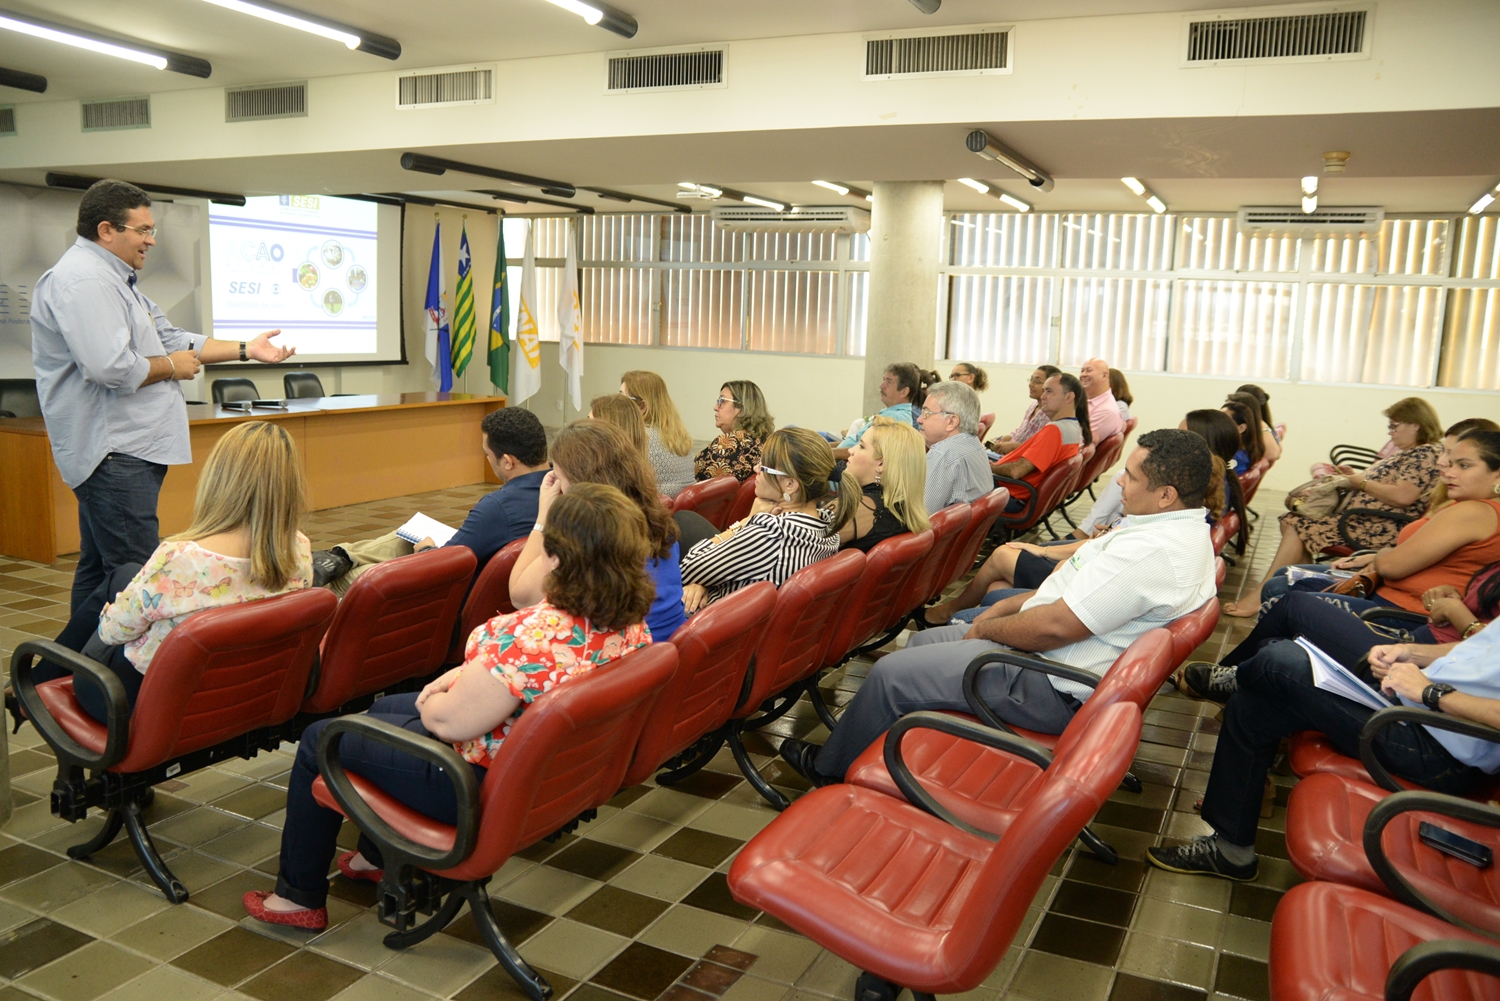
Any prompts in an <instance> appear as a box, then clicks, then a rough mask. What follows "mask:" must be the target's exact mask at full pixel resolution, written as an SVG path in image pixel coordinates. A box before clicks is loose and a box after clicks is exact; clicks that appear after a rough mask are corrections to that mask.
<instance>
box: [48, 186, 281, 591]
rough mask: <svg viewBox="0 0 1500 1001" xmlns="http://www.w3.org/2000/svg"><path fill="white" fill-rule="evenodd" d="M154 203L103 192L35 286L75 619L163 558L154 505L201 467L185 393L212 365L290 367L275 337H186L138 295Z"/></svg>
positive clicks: (129, 189)
mask: <svg viewBox="0 0 1500 1001" xmlns="http://www.w3.org/2000/svg"><path fill="white" fill-rule="evenodd" d="M155 237H156V221H155V219H154V218H153V216H152V214H151V198H150V196H148V195H147V194H146V193H145V192H144V191H142V190H141V189H140V188H138V187H136V186H135V185H133V184H127V183H126V182H124V181H113V180H104V181H99V182H97V183H95V184H94V185H93V186H92V187H91V188H89V189H88V191H87V192H85V193H84V196H83V200H82V202H80V203H79V206H78V239H77V240H76V241H75V242H74V244H73V246H71V247H69V248H68V250H67V251H66V252H65V253H64V254H63V255H62V257H61V258H59V259H58V262H57V263H56V264H55V265H53V266H52V269H51V270H50V271H48V272H47V273H46V274H44V275H42V277H41V278H39V279H38V280H37V283H36V289H35V291H34V292H33V295H32V304H31V358H32V364H33V367H34V368H35V369H36V388H37V395H38V396H39V397H40V400H41V407H42V418H43V419H44V420H45V421H46V423H47V435H48V437H49V438H50V439H51V443H52V457H53V459H54V460H55V461H56V463H57V469H58V472H59V473H61V474H62V478H63V482H64V483H66V484H67V485H68V487H69V488H71V489H72V491H73V493H74V495H75V496H76V497H77V498H78V530H79V535H80V539H81V544H80V552H79V556H78V569H77V571H76V572H75V573H74V576H73V594H72V608H73V610H74V611H77V609H78V605H79V603H80V602H81V601H83V600H84V599H85V598H87V597H88V596H89V595H90V594H91V593H92V592H93V591H94V589H95V588H96V587H98V586H99V584H100V583H101V582H103V581H104V579H105V578H106V577H107V576H108V575H109V573H110V572H111V571H113V570H114V569H115V568H117V567H120V566H124V565H125V564H127V563H144V562H146V560H147V559H148V558H150V556H151V553H152V551H153V550H155V549H156V545H157V541H158V540H157V536H158V534H159V525H158V523H157V518H156V501H157V496H158V494H159V493H160V492H161V484H162V480H163V479H165V478H166V475H167V466H169V465H186V464H187V463H190V462H192V461H193V453H192V447H191V445H190V443H189V440H188V422H187V409H186V407H185V406H184V405H183V395H182V388H181V387H180V386H178V385H177V383H178V382H181V381H183V380H186V379H191V378H193V377H194V376H196V375H197V374H198V370H199V369H200V368H201V367H202V366H203V365H212V364H214V363H215V362H226V361H235V360H239V361H248V360H250V359H251V358H253V359H255V360H256V361H261V362H268V363H274V362H279V361H284V360H285V359H286V358H288V357H289V356H291V355H292V354H293V353H294V352H295V350H296V349H294V348H283V347H278V346H276V345H274V344H272V343H271V338H272V337H275V336H276V335H277V334H279V333H280V332H281V331H279V330H269V331H266V332H265V333H262V334H260V335H259V336H258V337H256V338H255V339H254V340H252V341H249V342H246V341H220V340H215V339H213V338H210V337H204V336H203V335H202V334H190V333H188V332H187V331H185V330H182V329H180V328H178V327H176V326H173V324H172V322H171V321H170V320H168V319H167V318H166V316H165V314H163V313H162V311H161V309H160V308H159V307H158V306H157V305H156V303H154V302H152V301H151V300H150V299H148V298H146V296H144V295H142V294H141V291H140V289H139V287H138V286H137V284H136V278H137V275H136V272H138V271H140V270H141V269H142V268H144V267H145V266H146V251H147V250H149V249H150V248H151V247H154V246H155V245H156V239H155Z"/></svg>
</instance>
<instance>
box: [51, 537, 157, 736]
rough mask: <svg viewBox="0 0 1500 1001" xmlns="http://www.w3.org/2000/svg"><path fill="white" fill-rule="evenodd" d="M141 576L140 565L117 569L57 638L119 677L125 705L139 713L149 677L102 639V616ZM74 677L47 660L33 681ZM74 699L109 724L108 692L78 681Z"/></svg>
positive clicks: (74, 686) (129, 565) (74, 684)
mask: <svg viewBox="0 0 1500 1001" xmlns="http://www.w3.org/2000/svg"><path fill="white" fill-rule="evenodd" d="M140 572H141V565H140V564H139V563H126V564H125V565H124V566H120V567H116V568H115V569H114V570H112V571H111V572H110V573H109V574H108V575H107V576H106V577H105V578H104V580H103V581H102V582H101V583H100V584H99V586H98V587H96V588H94V590H93V591H92V592H91V593H90V594H89V596H88V597H87V598H85V599H84V600H83V601H82V602H81V603H80V604H79V605H78V607H77V608H76V609H74V611H73V614H72V616H71V617H70V618H69V619H68V624H67V625H65V626H63V630H62V632H60V633H58V634H57V642H58V644H59V645H61V646H65V647H67V648H68V649H69V650H76V651H77V652H79V653H81V654H83V655H84V656H86V657H89V658H91V659H93V660H97V661H98V662H99V663H101V664H103V665H104V666H105V667H107V668H109V669H110V670H111V671H113V672H114V673H115V676H116V677H118V678H119V679H120V683H121V684H123V685H124V686H125V704H126V705H127V706H129V707H130V708H131V709H132V710H134V709H135V699H136V696H137V695H139V694H140V691H141V682H142V681H144V680H145V677H146V676H145V675H144V674H142V673H141V672H140V671H137V670H136V669H135V665H134V664H132V663H131V662H130V660H129V658H127V657H126V656H125V648H124V647H123V646H109V645H108V644H106V643H105V642H104V641H103V640H101V639H99V615H100V613H101V612H103V611H104V606H105V605H107V604H109V603H110V602H111V601H114V600H115V595H117V594H119V593H120V592H121V591H122V590H124V589H125V585H127V584H129V583H130V582H131V581H132V580H133V579H135V575H136V574H138V573H140ZM72 673H73V672H72V671H71V670H69V669H68V668H66V667H63V666H62V665H60V664H56V663H53V662H52V661H50V660H43V661H41V662H39V663H38V664H37V665H36V666H35V667H34V668H32V672H31V677H32V680H33V681H35V682H36V683H37V684H41V683H42V682H44V681H55V680H57V679H58V678H65V677H67V676H68V675H70V674H72ZM73 697H74V698H76V699H77V700H78V705H79V706H80V707H81V708H82V709H83V711H84V712H86V713H88V714H89V715H90V716H92V717H93V718H94V719H96V720H98V721H99V722H100V723H107V722H109V717H108V711H109V710H108V706H109V703H108V702H107V701H106V699H105V697H104V690H103V689H102V688H100V687H99V686H98V685H96V684H94V683H93V682H91V681H85V680H84V679H82V678H78V679H76V680H74V682H73Z"/></svg>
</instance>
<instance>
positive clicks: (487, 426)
mask: <svg viewBox="0 0 1500 1001" xmlns="http://www.w3.org/2000/svg"><path fill="white" fill-rule="evenodd" d="M479 428H480V430H482V431H483V432H484V440H485V442H486V444H488V445H489V446H490V451H491V452H492V453H494V456H495V458H497V459H498V458H500V456H502V455H509V456H514V457H515V460H516V461H517V462H519V463H520V464H521V465H523V466H540V465H542V464H543V463H544V462H546V461H547V430H546V429H545V428H543V427H542V422H541V421H540V420H539V419H538V418H537V416H536V414H534V413H532V412H531V411H530V410H523V409H521V408H520V407H501V408H500V409H499V410H494V411H491V412H490V413H487V414H485V415H484V420H482V421H480V422H479Z"/></svg>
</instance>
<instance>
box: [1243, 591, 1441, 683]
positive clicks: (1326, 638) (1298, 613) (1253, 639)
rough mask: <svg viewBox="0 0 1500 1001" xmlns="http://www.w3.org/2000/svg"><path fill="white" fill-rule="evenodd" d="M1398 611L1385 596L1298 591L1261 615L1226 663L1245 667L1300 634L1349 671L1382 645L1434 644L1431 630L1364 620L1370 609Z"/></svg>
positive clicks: (1281, 599) (1281, 598)
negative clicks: (1276, 643) (1267, 647)
mask: <svg viewBox="0 0 1500 1001" xmlns="http://www.w3.org/2000/svg"><path fill="white" fill-rule="evenodd" d="M1394 607H1395V606H1394V605H1392V604H1391V603H1390V602H1389V601H1386V600H1385V599H1384V598H1378V597H1377V598H1373V599H1371V598H1351V597H1348V596H1346V595H1342V594H1328V593H1325V592H1318V591H1311V592H1310V591H1299V590H1297V589H1295V588H1293V589H1292V590H1291V591H1288V592H1287V593H1286V594H1284V595H1282V596H1281V597H1280V598H1278V599H1276V600H1275V601H1273V602H1271V603H1270V605H1269V607H1267V608H1265V609H1264V610H1263V611H1262V612H1261V613H1260V621H1258V622H1256V623H1255V628H1254V629H1252V630H1250V635H1248V636H1246V637H1245V639H1244V640H1243V641H1242V642H1241V643H1240V645H1239V646H1237V647H1235V648H1234V649H1233V650H1231V651H1230V652H1229V654H1228V655H1227V656H1226V657H1225V658H1224V661H1223V662H1224V663H1225V664H1230V665H1235V664H1243V663H1244V662H1245V661H1247V660H1249V659H1250V658H1251V657H1253V656H1255V654H1256V652H1257V651H1259V650H1260V649H1261V648H1262V647H1263V646H1265V645H1266V644H1267V643H1270V642H1273V641H1275V640H1281V639H1288V640H1289V639H1296V638H1297V637H1298V636H1305V637H1307V640H1308V642H1310V643H1312V644H1314V645H1315V646H1317V648H1318V649H1319V650H1322V651H1323V652H1324V653H1326V654H1328V656H1330V657H1332V658H1333V659H1334V660H1336V661H1338V662H1339V663H1340V664H1343V665H1344V666H1345V667H1350V668H1352V667H1353V666H1354V665H1355V664H1356V663H1358V662H1359V660H1360V658H1361V657H1363V656H1364V655H1365V654H1367V653H1369V652H1370V648H1371V647H1373V646H1378V645H1379V644H1381V643H1414V642H1415V643H1431V642H1432V632H1431V631H1430V630H1429V629H1428V628H1427V627H1426V626H1422V627H1421V628H1420V629H1418V630H1415V631H1408V630H1406V629H1403V628H1402V623H1400V622H1397V621H1395V620H1384V621H1381V622H1366V621H1364V620H1363V619H1361V618H1360V617H1359V615H1360V613H1361V612H1363V611H1365V610H1366V609H1370V608H1394Z"/></svg>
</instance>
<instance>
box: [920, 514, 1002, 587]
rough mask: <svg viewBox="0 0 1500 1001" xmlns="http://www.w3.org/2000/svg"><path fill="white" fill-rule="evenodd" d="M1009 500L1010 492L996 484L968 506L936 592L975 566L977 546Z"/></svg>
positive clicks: (977, 553) (982, 543) (977, 552)
mask: <svg viewBox="0 0 1500 1001" xmlns="http://www.w3.org/2000/svg"><path fill="white" fill-rule="evenodd" d="M1009 503H1010V491H1009V490H1007V489H1005V488H1004V487H996V488H995V489H994V490H991V491H990V492H989V493H987V494H985V495H984V496H983V497H981V498H979V499H978V500H976V501H974V502H973V503H971V504H970V505H969V523H968V524H967V525H965V526H964V530H963V534H962V535H961V536H960V537H959V540H958V542H957V543H956V544H955V545H954V547H953V549H952V551H951V552H950V553H949V556H948V565H947V566H945V567H944V568H943V577H944V578H945V582H944V583H943V585H942V587H939V588H938V589H937V594H942V593H943V589H944V588H946V587H947V586H948V585H949V584H952V583H953V582H954V581H956V580H958V579H959V578H961V577H963V575H964V574H966V573H968V572H969V571H970V570H972V569H974V561H975V560H976V559H977V558H978V556H979V550H980V547H982V546H983V545H984V540H985V538H986V537H987V536H988V535H989V534H990V529H991V528H993V527H994V525H995V519H996V518H998V517H1000V512H1001V511H1004V510H1005V505H1007V504H1009ZM934 597H936V595H934Z"/></svg>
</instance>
